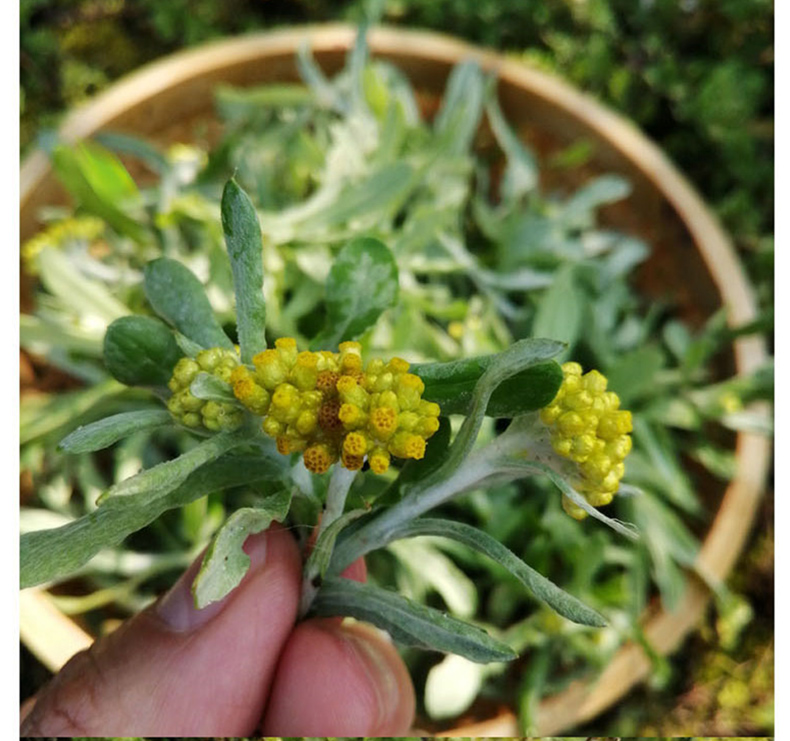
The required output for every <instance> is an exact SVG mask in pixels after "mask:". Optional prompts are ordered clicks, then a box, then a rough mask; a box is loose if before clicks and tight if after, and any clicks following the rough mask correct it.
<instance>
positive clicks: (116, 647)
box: [21, 527, 301, 736]
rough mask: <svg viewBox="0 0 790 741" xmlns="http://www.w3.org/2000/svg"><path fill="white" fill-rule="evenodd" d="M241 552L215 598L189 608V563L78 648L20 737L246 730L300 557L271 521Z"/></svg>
mask: <svg viewBox="0 0 790 741" xmlns="http://www.w3.org/2000/svg"><path fill="white" fill-rule="evenodd" d="M244 550H245V551H246V552H247V554H248V555H249V556H250V560H251V566H250V570H249V572H248V573H247V575H246V576H245V577H244V580H243V581H242V583H241V584H240V585H239V587H238V588H237V589H235V590H234V591H233V592H232V593H231V594H230V595H228V596H227V597H226V598H225V599H224V600H222V601H221V602H218V603H215V604H212V605H209V606H208V607H206V608H204V609H202V610H197V609H195V607H194V605H193V602H192V595H191V593H190V587H191V584H192V580H193V579H194V577H195V574H196V572H197V569H198V568H199V563H195V564H193V565H192V566H191V567H190V568H189V569H188V570H187V572H186V573H185V574H184V575H183V576H182V577H181V579H180V580H179V581H178V582H177V584H176V585H175V586H174V587H173V589H172V590H171V591H170V592H168V593H167V594H166V595H165V596H164V597H162V598H161V599H160V600H159V601H158V602H156V603H155V604H154V605H152V606H151V607H150V608H148V609H147V610H145V611H144V612H142V613H140V614H139V615H136V616H135V617H133V618H131V619H130V620H128V621H127V622H126V623H124V625H122V626H121V627H120V628H119V629H118V630H117V631H115V632H114V633H112V634H110V635H109V636H107V637H105V638H102V639H100V640H98V641H97V642H96V643H95V644H94V645H93V646H91V648H90V649H88V650H87V651H83V652H82V653H80V654H77V656H75V657H74V658H73V659H72V660H71V661H69V662H68V664H66V666H64V667H63V669H62V670H61V672H60V673H59V674H58V676H57V677H55V679H54V680H53V681H52V682H51V683H50V685H48V686H47V687H46V688H45V689H44V691H43V693H42V694H41V695H40V697H39V698H38V700H37V702H36V704H35V706H34V707H33V710H32V711H31V712H30V714H29V715H28V716H27V718H26V719H25V721H24V723H23V726H22V730H21V735H22V736H129V735H130V734H133V735H136V736H152V735H153V736H162V735H166V736H205V735H217V736H245V735H249V734H250V733H252V732H253V731H254V729H255V727H256V725H257V724H258V722H259V720H260V717H261V713H262V712H263V708H264V706H265V704H266V698H267V696H268V693H269V688H270V685H271V682H272V677H273V674H274V670H275V667H276V664H277V660H278V658H279V655H280V652H281V649H282V647H283V645H284V643H285V641H286V639H287V637H288V635H289V633H290V632H291V630H292V628H293V625H294V621H295V619H296V611H297V606H298V601H299V581H300V568H301V561H300V557H299V551H298V549H297V547H296V543H295V542H294V540H293V538H292V537H291V536H290V535H289V534H288V532H286V531H285V530H284V529H282V528H280V527H273V528H271V529H269V530H268V531H267V532H265V533H261V534H259V535H254V536H251V537H250V538H248V539H247V542H246V543H245V546H244Z"/></svg>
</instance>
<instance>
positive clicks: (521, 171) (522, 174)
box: [486, 90, 538, 201]
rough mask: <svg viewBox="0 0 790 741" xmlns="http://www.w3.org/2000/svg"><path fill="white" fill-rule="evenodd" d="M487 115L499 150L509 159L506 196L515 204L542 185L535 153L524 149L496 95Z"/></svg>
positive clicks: (505, 187) (493, 96)
mask: <svg viewBox="0 0 790 741" xmlns="http://www.w3.org/2000/svg"><path fill="white" fill-rule="evenodd" d="M486 113H487V114H488V120H489V122H490V124H491V130H492V131H493V132H494V136H495V137H496V140H497V144H499V148H500V149H501V150H502V151H503V152H504V153H505V157H507V167H506V168H505V174H504V176H503V178H502V196H503V198H504V199H505V200H507V201H514V200H516V199H518V198H521V197H522V196H524V195H526V194H527V193H530V192H531V191H533V190H535V188H536V187H537V185H538V164H537V162H536V161H535V157H534V155H533V154H532V152H531V151H530V150H529V149H527V147H525V146H524V144H523V143H522V142H521V140H520V139H519V138H518V137H517V136H516V134H515V133H514V132H513V130H512V129H511V128H510V125H509V124H508V122H507V121H506V120H505V117H504V116H503V115H502V109H501V108H500V107H499V101H498V100H497V96H496V91H495V90H494V91H492V94H491V97H490V98H489V100H488V103H487V105H486Z"/></svg>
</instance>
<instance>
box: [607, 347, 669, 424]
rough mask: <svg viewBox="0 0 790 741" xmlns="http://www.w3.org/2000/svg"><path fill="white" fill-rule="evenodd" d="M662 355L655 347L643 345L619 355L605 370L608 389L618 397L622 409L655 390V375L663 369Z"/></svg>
mask: <svg viewBox="0 0 790 741" xmlns="http://www.w3.org/2000/svg"><path fill="white" fill-rule="evenodd" d="M664 364H665V360H664V353H663V352H662V351H661V349H660V348H658V347H656V346H655V345H643V346H642V347H638V348H637V349H636V350H632V351H631V352H628V353H625V354H623V355H620V356H619V357H618V358H617V361H616V362H615V363H614V364H613V365H611V366H610V367H608V368H607V369H606V377H607V378H608V379H609V388H610V389H612V391H615V392H616V393H617V395H618V396H619V397H620V402H621V404H622V405H623V407H624V408H626V409H627V408H628V405H629V404H631V403H632V402H633V401H634V400H636V399H638V398H640V397H641V396H646V395H650V394H652V393H653V389H654V388H655V383H656V381H655V377H656V374H657V373H658V372H659V371H661V369H662V368H663V367H664Z"/></svg>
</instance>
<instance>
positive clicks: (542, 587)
mask: <svg viewBox="0 0 790 741" xmlns="http://www.w3.org/2000/svg"><path fill="white" fill-rule="evenodd" d="M420 535H438V536H440V537H443V538H451V539H452V540H456V541H458V542H459V543H463V544H464V545H467V546H469V547H470V548H473V549H474V550H476V551H478V552H479V553H483V554H484V555H486V556H488V557H489V558H492V559H493V560H494V561H496V562H497V563H499V564H500V565H502V566H503V567H504V568H506V569H507V570H508V571H509V572H510V573H511V574H513V576H515V577H516V579H518V580H519V581H520V582H521V583H522V584H523V585H524V586H525V587H526V588H527V589H528V590H529V591H530V592H531V593H532V594H533V595H534V596H535V597H536V598H537V599H539V600H540V601H541V602H545V603H546V604H547V605H548V606H549V607H550V608H551V609H552V610H554V611H555V612H556V613H558V614H559V615H562V616H563V617H565V618H568V620H571V621H572V622H574V623H579V624H580V625H593V626H595V627H603V626H604V625H606V620H605V619H604V618H603V617H602V616H601V615H600V614H598V613H597V612H596V611H595V610H593V609H592V608H590V607H587V605H585V604H584V603H583V602H581V601H580V600H578V599H577V598H576V597H574V596H573V595H571V594H568V593H567V592H565V591H563V590H562V589H560V588H559V587H558V586H557V585H556V584H554V583H553V582H551V581H549V580H548V579H547V578H546V577H545V576H543V575H542V574H540V573H538V572H537V571H535V569H533V568H532V567H531V566H528V565H527V564H525V563H524V562H523V561H522V560H521V559H520V558H519V557H518V556H516V554H515V553H513V552H512V551H510V550H508V549H507V548H506V547H505V546H503V545H502V544H501V543H500V542H499V541H497V540H495V539H494V538H492V537H491V536H490V535H488V534H487V533H484V532H483V531H482V530H478V529H477V528H474V527H472V526H471V525H466V524H464V523H461V522H453V521H451V520H440V519H435V518H422V519H416V520H412V521H411V522H407V523H404V524H403V525H401V526H400V527H399V528H398V529H397V530H395V531H394V536H393V539H400V538H414V537H417V536H420Z"/></svg>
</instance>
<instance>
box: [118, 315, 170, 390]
mask: <svg viewBox="0 0 790 741" xmlns="http://www.w3.org/2000/svg"><path fill="white" fill-rule="evenodd" d="M180 358H181V350H180V349H179V347H178V345H177V344H176V341H175V339H174V337H173V333H172V332H171V331H170V330H169V329H168V328H167V327H166V326H165V325H164V324H163V323H162V322H160V321H159V320H158V319H154V318H153V317H148V316H122V317H121V318H120V319H116V320H115V321H114V322H113V323H112V324H111V325H110V326H109V327H107V334H106V335H104V364H105V365H106V366H107V370H108V371H110V373H112V375H113V376H114V377H115V378H117V379H118V380H119V381H120V382H121V383H125V384H126V385H127V386H165V385H167V382H168V381H169V380H170V376H171V375H172V374H173V367H174V366H175V364H176V363H177V362H178V361H179V359H180Z"/></svg>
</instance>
